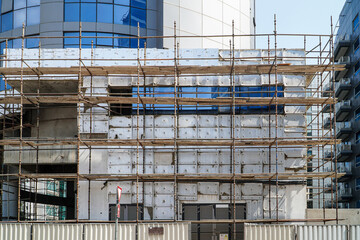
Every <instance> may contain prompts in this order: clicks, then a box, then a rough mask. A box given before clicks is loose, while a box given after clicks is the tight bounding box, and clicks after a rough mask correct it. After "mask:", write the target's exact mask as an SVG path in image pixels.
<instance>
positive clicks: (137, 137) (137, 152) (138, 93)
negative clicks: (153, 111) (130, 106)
mask: <svg viewBox="0 0 360 240" xmlns="http://www.w3.org/2000/svg"><path fill="white" fill-rule="evenodd" d="M143 108H144V105H143ZM143 110H144V109H143ZM139 122H140V26H139V23H138V24H137V103H136V224H138V223H139V158H140V156H139V154H140V153H139V151H140V142H139V141H140V138H139V137H140V135H139ZM143 201H144V199H143Z"/></svg>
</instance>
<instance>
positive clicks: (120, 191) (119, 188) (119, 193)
mask: <svg viewBox="0 0 360 240" xmlns="http://www.w3.org/2000/svg"><path fill="white" fill-rule="evenodd" d="M121 193H122V188H121V187H119V186H118V187H117V201H118V202H117V217H118V218H120V199H121Z"/></svg>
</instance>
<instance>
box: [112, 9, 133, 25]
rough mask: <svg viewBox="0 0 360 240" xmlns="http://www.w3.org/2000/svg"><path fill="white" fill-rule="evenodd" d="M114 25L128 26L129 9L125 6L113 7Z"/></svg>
mask: <svg viewBox="0 0 360 240" xmlns="http://www.w3.org/2000/svg"><path fill="white" fill-rule="evenodd" d="M114 23H115V24H123V25H129V24H130V8H129V7H125V6H117V5H115V6H114Z"/></svg>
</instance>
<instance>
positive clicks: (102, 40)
mask: <svg viewBox="0 0 360 240" xmlns="http://www.w3.org/2000/svg"><path fill="white" fill-rule="evenodd" d="M97 36H98V37H100V38H98V39H97V45H98V46H99V45H100V46H113V39H112V37H113V35H112V34H111V33H97ZM101 37H110V38H101Z"/></svg>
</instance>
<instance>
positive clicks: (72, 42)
mask: <svg viewBox="0 0 360 240" xmlns="http://www.w3.org/2000/svg"><path fill="white" fill-rule="evenodd" d="M64 36H68V37H73V38H64V45H65V46H66V45H77V46H79V33H78V32H69V33H64ZM75 37H76V38H75ZM65 46H64V47H65Z"/></svg>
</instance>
